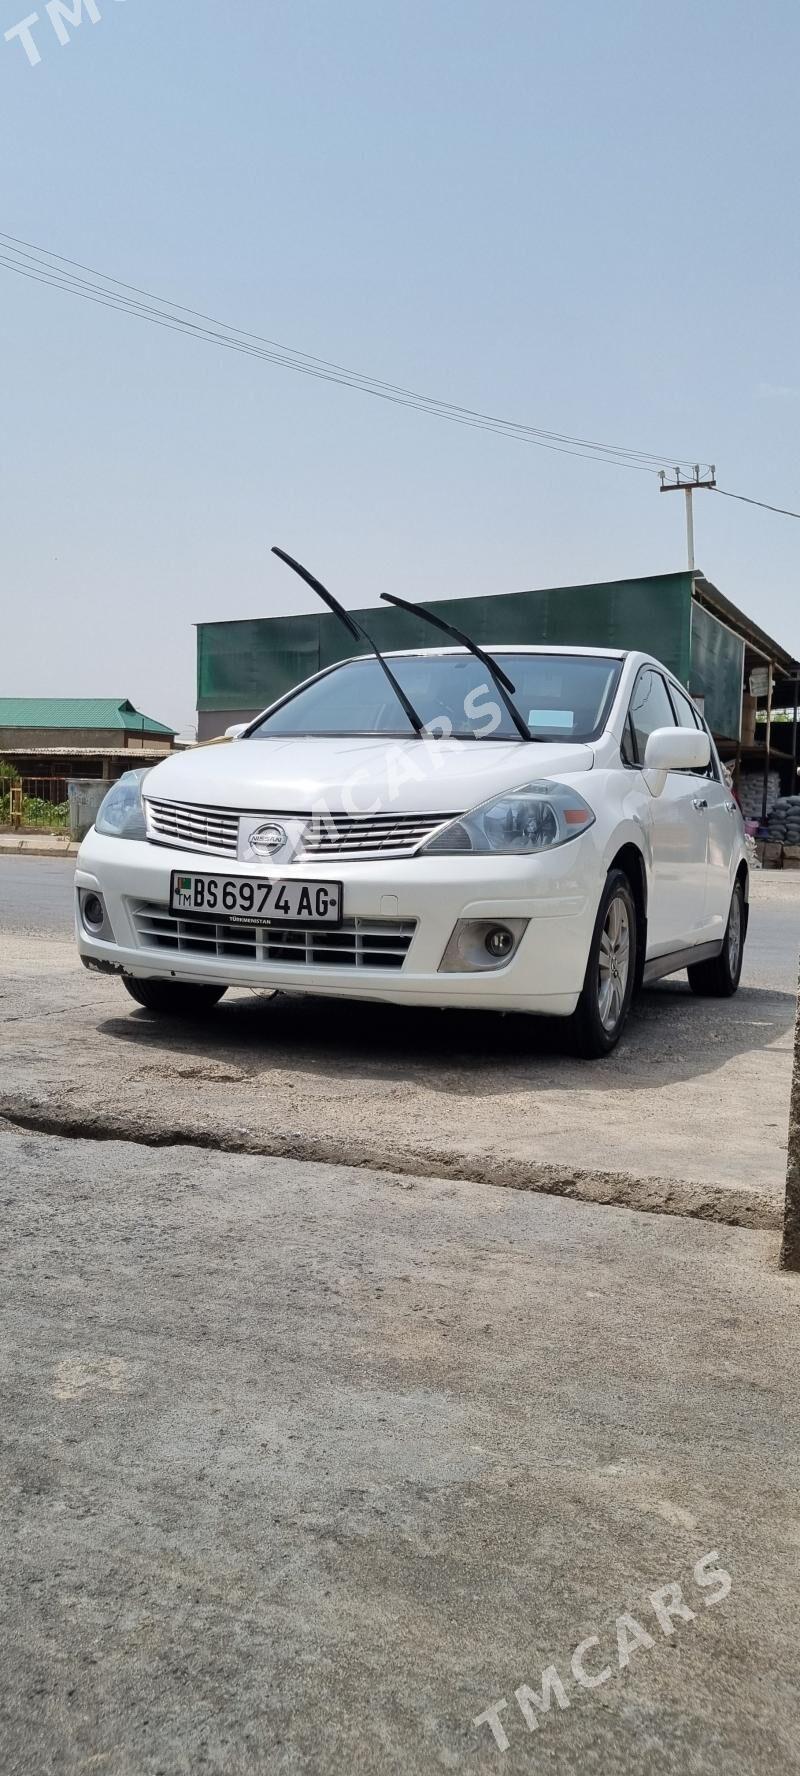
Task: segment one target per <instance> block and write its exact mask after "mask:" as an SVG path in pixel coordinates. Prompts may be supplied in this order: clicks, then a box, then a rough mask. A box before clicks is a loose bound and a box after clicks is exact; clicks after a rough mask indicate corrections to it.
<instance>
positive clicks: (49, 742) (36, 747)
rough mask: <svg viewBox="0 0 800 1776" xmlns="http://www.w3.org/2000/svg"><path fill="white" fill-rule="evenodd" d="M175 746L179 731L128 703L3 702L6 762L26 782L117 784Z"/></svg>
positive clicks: (0, 716) (1, 743)
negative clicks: (83, 780)
mask: <svg viewBox="0 0 800 1776" xmlns="http://www.w3.org/2000/svg"><path fill="white" fill-rule="evenodd" d="M174 746H175V730H174V729H173V728H168V727H167V726H166V725H165V723H164V722H159V721H155V720H154V719H153V717H152V716H150V715H142V714H141V712H140V710H138V709H135V708H134V705H133V704H132V703H131V702H130V699H129V698H128V697H0V760H2V761H3V762H4V763H5V764H8V765H11V766H12V768H13V769H14V770H16V771H17V772H18V774H19V776H20V777H21V778H23V779H26V778H27V779H36V780H37V781H44V780H46V779H47V780H49V779H53V780H55V779H58V780H59V782H60V783H64V782H65V781H66V779H67V778H68V777H102V778H108V779H109V780H111V779H114V778H116V777H121V776H122V773H123V771H130V770H132V769H133V768H134V767H135V766H137V765H154V764H157V763H158V761H159V759H162V758H164V757H165V756H166V754H167V753H168V752H172V750H173V748H174Z"/></svg>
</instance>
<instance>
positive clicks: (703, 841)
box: [629, 666, 708, 957]
mask: <svg viewBox="0 0 800 1776" xmlns="http://www.w3.org/2000/svg"><path fill="white" fill-rule="evenodd" d="M629 720H630V731H631V737H630V742H629V744H630V746H631V749H632V752H633V758H634V762H635V765H636V768H637V769H641V767H642V765H643V763H644V752H645V747H646V745H647V741H648V739H649V737H650V735H651V734H652V733H653V732H654V731H655V729H656V728H672V727H678V726H680V725H682V724H681V723H678V722H676V720H675V713H674V710H673V707H672V703H671V702H670V698H669V693H668V691H667V684H666V680H665V678H664V676H663V674H662V673H661V672H659V671H658V670H657V668H656V667H654V666H643V667H642V668H641V670H640V672H639V673H638V675H637V679H636V683H635V685H634V687H633V694H632V696H631V702H630V710H629ZM705 791H706V782H705V778H702V777H700V778H698V777H697V776H695V775H693V774H691V775H690V774H689V773H688V772H686V771H668V773H667V779H666V783H665V785H664V788H663V790H662V792H661V794H660V795H659V796H654V795H652V794H650V792H649V791H648V799H647V802H646V803H645V807H644V812H645V819H646V823H647V827H648V831H649V835H650V845H651V853H652V871H651V881H650V891H649V895H648V902H647V954H648V957H652V956H664V955H667V954H668V953H669V952H670V951H671V950H680V949H684V948H685V947H687V946H688V945H691V944H694V943H699V942H701V934H702V930H703V923H704V919H705V898H706V853H707V844H708V824H707V815H708V797H707V795H706V793H705Z"/></svg>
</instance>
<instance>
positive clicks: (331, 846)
mask: <svg viewBox="0 0 800 1776" xmlns="http://www.w3.org/2000/svg"><path fill="white" fill-rule="evenodd" d="M455 818H456V816H455V815H454V814H325V815H316V814H314V815H312V816H311V818H310V819H309V821H308V825H307V826H306V828H305V831H304V833H303V839H302V851H301V853H300V855H302V856H304V857H333V856H336V857H360V856H363V855H365V854H367V853H374V852H379V853H380V852H384V851H391V852H393V853H394V855H395V856H397V855H398V854H400V855H402V854H403V853H404V852H411V851H415V850H416V848H417V846H418V845H420V844H421V843H422V841H423V839H427V838H429V836H430V834H431V833H432V832H435V831H436V828H437V826H441V825H442V824H443V822H444V821H446V820H454V819H455Z"/></svg>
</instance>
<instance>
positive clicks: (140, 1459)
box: [0, 1125, 800, 1776]
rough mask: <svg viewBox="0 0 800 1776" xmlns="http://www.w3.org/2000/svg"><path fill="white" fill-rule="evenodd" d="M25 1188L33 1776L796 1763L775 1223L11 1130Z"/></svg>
mask: <svg viewBox="0 0 800 1776" xmlns="http://www.w3.org/2000/svg"><path fill="white" fill-rule="evenodd" d="M0 1172H2V1178H3V1186H2V1194H3V1231H4V1235H5V1240H4V1244H3V1252H2V1256H0V1264H2V1273H3V1274H2V1279H0V1301H2V1342H1V1343H0V1386H1V1387H2V1396H3V1404H2V1412H1V1413H0V1517H1V1519H2V1538H3V1547H2V1564H3V1570H4V1578H3V1584H2V1587H0V1691H2V1700H1V1701H0V1769H2V1771H3V1776H33V1773H34V1772H35V1773H36V1776H39V1773H40V1772H43V1771H54V1772H58V1776H84V1773H86V1772H92V1773H94V1772H97V1773H99V1776H103V1773H104V1772H108V1773H109V1776H184V1773H185V1776H198V1773H200V1772H224V1773H225V1776H261V1773H262V1772H264V1776H267V1773H269V1776H420V1772H423V1771H424V1772H426V1773H427V1772H433V1771H437V1770H441V1771H463V1772H476V1776H477V1773H483V1772H497V1771H498V1770H499V1769H501V1768H502V1769H503V1770H507V1771H510V1772H516V1771H519V1772H525V1773H530V1772H531V1771H533V1770H538V1769H547V1770H549V1771H553V1772H555V1773H556V1776H593V1773H594V1776H606V1773H607V1772H609V1771H612V1770H622V1771H628V1772H631V1773H633V1772H635V1776H640V1773H643V1776H651V1773H652V1776H656V1773H658V1776H686V1773H687V1772H690V1771H691V1772H696V1773H697V1776H762V1773H763V1776H774V1772H776V1771H781V1772H783V1771H792V1770H797V1769H798V1768H799V1767H800V1763H799V1761H798V1748H797V1734H796V1721H797V1658H796V1647H797V1638H798V1632H800V1611H799V1609H798V1589H797V1583H796V1569H797V1558H798V1553H799V1552H800V1527H799V1526H800V1490H799V1476H800V1460H799V1459H798V1458H799V1456H800V1449H798V1440H799V1439H798V1428H799V1420H800V1393H798V1389H797V1370H798V1359H799V1358H800V1317H799V1316H798V1293H797V1289H798V1283H797V1279H792V1278H789V1277H786V1276H782V1275H780V1274H779V1273H778V1272H777V1269H776V1268H775V1258H776V1251H777V1240H776V1238H775V1237H774V1236H772V1235H771V1234H757V1233H746V1232H743V1231H741V1230H735V1229H731V1228H725V1227H718V1226H702V1225H699V1224H698V1223H697V1222H692V1221H688V1220H682V1219H678V1218H671V1219H670V1218H667V1217H664V1216H660V1215H642V1214H637V1213H633V1212H631V1211H627V1210H620V1209H610V1208H596V1207H587V1206H585V1205H583V1204H577V1203H564V1202H559V1201H556V1200H554V1199H552V1198H548V1197H544V1196H537V1195H526V1194H520V1193H517V1192H510V1191H502V1190H496V1189H493V1188H491V1187H489V1186H485V1185H476V1184H465V1183H463V1182H458V1181H452V1180H451V1181H446V1182H442V1181H441V1180H438V1181H437V1180H431V1179H419V1178H411V1177H409V1176H403V1177H399V1176H397V1175H392V1174H389V1173H378V1172H371V1171H369V1170H368V1169H366V1168H361V1169H359V1170H356V1171H354V1170H351V1169H347V1168H334V1167H330V1166H314V1165H302V1164H295V1163H292V1162H290V1161H285V1160H270V1159H263V1158H258V1157H254V1156H248V1155H223V1154H218V1153H201V1152H197V1151H192V1150H187V1149H185V1148H179V1147H171V1148H169V1149H166V1150H162V1151H160V1152H155V1151H153V1150H152V1149H149V1148H143V1147H141V1146H137V1145H136V1144H135V1143H134V1142H129V1143H125V1144H117V1143H114V1142H96V1141H92V1142H89V1141H80V1140H62V1139H54V1138H51V1137H47V1136H41V1135H30V1134H28V1135H22V1134H19V1133H15V1132H13V1131H10V1130H6V1132H5V1133H4V1132H3V1131H2V1126H1V1125H0ZM712 1551H715V1552H716V1555H717V1557H718V1558H717V1560H716V1561H715V1562H714V1563H713V1564H721V1566H722V1567H723V1568H725V1569H726V1571H727V1572H728V1574H729V1575H730V1581H731V1583H730V1589H729V1592H728V1594H727V1595H726V1596H720V1595H719V1594H720V1586H719V1585H717V1586H715V1587H713V1588H712V1589H708V1588H706V1587H701V1586H700V1585H699V1584H698V1582H697V1581H696V1580H695V1578H694V1577H693V1574H694V1571H695V1568H696V1566H697V1563H698V1561H700V1560H701V1559H702V1557H704V1556H706V1555H709V1554H711V1553H712ZM701 1572H702V1569H701ZM676 1584H677V1585H679V1586H680V1587H681V1590H682V1594H683V1607H684V1612H685V1613H684V1615H683V1616H681V1615H680V1613H679V1614H678V1615H677V1616H676V1617H674V1618H672V1619H670V1618H669V1617H667V1620H666V1631H665V1629H664V1625H663V1621H662V1623H661V1624H659V1620H658V1617H657V1615H656V1613H655V1611H654V1607H653V1605H652V1603H651V1602H649V1601H648V1598H649V1594H651V1593H653V1592H655V1591H656V1590H660V1589H661V1588H662V1587H665V1586H667V1587H670V1586H673V1585H676ZM723 1588H724V1587H723ZM714 1596H719V1602H718V1603H717V1604H716V1605H715V1606H714V1607H707V1605H708V1604H709V1602H710V1601H711V1600H712V1598H713V1597H714ZM667 1601H668V1602H669V1601H671V1602H672V1603H673V1604H674V1603H676V1602H678V1604H680V1602H681V1599H680V1598H678V1599H676V1597H675V1595H674V1594H673V1593H670V1592H668V1593H667ZM662 1602H663V1600H662ZM688 1612H691V1614H690V1615H689V1614H688ZM625 1616H627V1620H622V1622H621V1625H620V1618H623V1617H625ZM631 1618H632V1619H633V1620H631ZM636 1624H638V1625H639V1626H638V1628H637V1626H636ZM618 1636H619V1638H618ZM592 1637H596V1642H595V1641H594V1640H593V1638H592ZM581 1642H584V1643H588V1644H586V1645H585V1646H584V1660H585V1665H584V1666H583V1669H584V1671H585V1672H586V1673H588V1675H589V1677H590V1679H594V1678H599V1679H600V1682H599V1684H598V1687H595V1688H591V1689H589V1688H586V1687H582V1686H581V1684H580V1683H579V1682H577V1681H576V1680H575V1677H574V1676H573V1675H572V1671H571V1658H572V1655H573V1652H574V1650H575V1648H576V1647H578V1645H579V1644H580V1643H581ZM631 1645H632V1648H633V1650H632V1651H631V1650H630V1649H631ZM620 1649H621V1650H620ZM621 1661H622V1662H621ZM548 1667H555V1670H556V1672H557V1674H558V1676H559V1678H560V1680H561V1682H562V1684H563V1691H562V1695H563V1705H559V1702H558V1700H557V1696H556V1697H554V1698H553V1700H552V1706H551V1709H550V1711H549V1712H548V1713H546V1714H542V1715H541V1716H540V1715H538V1713H537V1710H536V1705H535V1703H534V1702H533V1701H532V1700H531V1697H532V1695H533V1694H535V1693H536V1692H540V1693H541V1687H542V1672H543V1671H544V1670H546V1669H547V1668H548ZM579 1668H580V1667H579ZM523 1686H527V1689H526V1688H525V1687H523ZM518 1690H519V1693H520V1698H521V1700H519V1701H518V1700H517V1699H516V1698H515V1692H517V1691H518ZM495 1705H499V1706H498V1712H497V1715H496V1717H495V1719H496V1722H497V1725H498V1730H499V1731H502V1733H503V1734H504V1736H505V1739H506V1740H507V1742H508V1749H507V1750H505V1751H503V1752H501V1751H500V1750H499V1749H498V1748H497V1744H496V1742H495V1738H494V1736H493V1733H492V1728H491V1724H490V1723H487V1722H486V1721H484V1722H483V1724H479V1725H475V1724H474V1723H475V1721H476V1720H477V1719H479V1717H480V1716H481V1715H483V1714H485V1712H486V1711H487V1710H488V1709H490V1708H492V1707H494V1706H495ZM524 1709H527V1715H528V1718H529V1719H530V1721H532V1723H533V1730H531V1728H530V1727H529V1726H528V1725H527V1724H526V1716H525V1712H524ZM537 1721H538V1723H539V1724H538V1725H537V1724H536V1723H537Z"/></svg>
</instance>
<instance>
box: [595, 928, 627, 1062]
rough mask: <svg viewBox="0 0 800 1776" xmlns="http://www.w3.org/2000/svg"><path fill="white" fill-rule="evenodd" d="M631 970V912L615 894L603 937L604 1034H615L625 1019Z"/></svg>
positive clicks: (600, 995) (600, 998)
mask: <svg viewBox="0 0 800 1776" xmlns="http://www.w3.org/2000/svg"><path fill="white" fill-rule="evenodd" d="M630 966H631V928H630V919H629V917H628V908H627V906H626V904H625V901H624V900H623V898H622V895H621V894H615V895H614V896H613V898H612V899H611V900H610V901H609V903H608V906H607V908H606V916H605V919H604V921H603V930H602V933H601V936H600V966H599V969H598V981H597V1009H598V1012H599V1014H600V1022H601V1024H602V1025H603V1029H604V1030H609V1031H611V1030H615V1029H616V1027H617V1024H618V1023H619V1020H620V1017H621V1015H622V1007H623V1005H624V1003H625V994H626V991H627V986H628V975H629V973H630Z"/></svg>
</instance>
